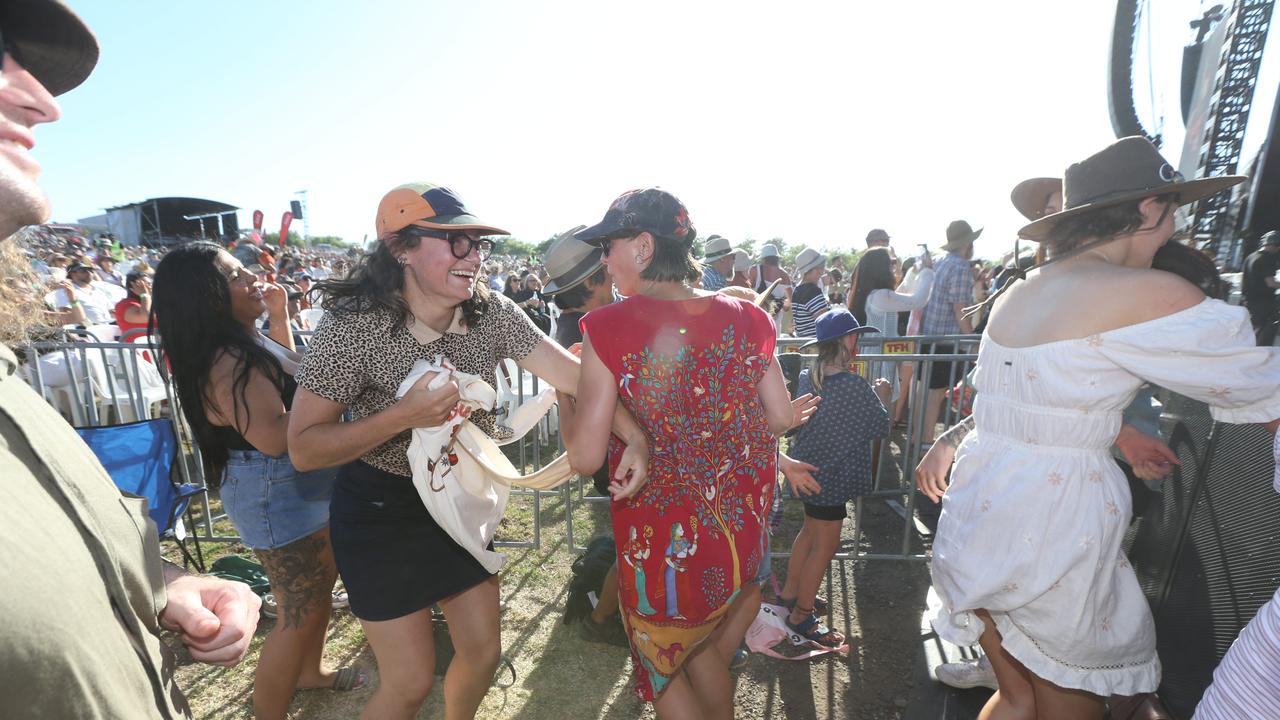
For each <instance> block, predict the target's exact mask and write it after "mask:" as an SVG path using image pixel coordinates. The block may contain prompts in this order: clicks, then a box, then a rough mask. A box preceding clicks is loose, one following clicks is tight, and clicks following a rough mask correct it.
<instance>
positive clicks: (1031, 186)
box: [1009, 177, 1062, 220]
mask: <svg viewBox="0 0 1280 720" xmlns="http://www.w3.org/2000/svg"><path fill="white" fill-rule="evenodd" d="M1060 192H1062V178H1050V177H1037V178H1031V179H1029V180H1023V181H1022V182H1020V183H1018V184H1017V185H1014V186H1013V192H1011V193H1009V199H1010V200H1012V201H1013V206H1014V207H1015V208H1017V209H1018V212H1019V213H1022V217H1024V218H1026V219H1028V220H1039V219H1040V218H1042V217H1044V209H1045V206H1047V205H1048V204H1049V198H1050V197H1052V196H1053V194H1054V193H1060Z"/></svg>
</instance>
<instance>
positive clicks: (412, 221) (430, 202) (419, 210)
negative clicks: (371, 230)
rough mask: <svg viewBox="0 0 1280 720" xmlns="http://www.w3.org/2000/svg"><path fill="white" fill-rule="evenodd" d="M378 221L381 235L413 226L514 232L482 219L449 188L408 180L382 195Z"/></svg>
mask: <svg viewBox="0 0 1280 720" xmlns="http://www.w3.org/2000/svg"><path fill="white" fill-rule="evenodd" d="M375 224H376V228H377V231H378V237H379V238H385V237H387V236H389V235H392V234H394V233H397V232H399V231H401V230H403V229H405V228H407V227H409V226H410V225H416V226H417V227H422V228H428V229H431V230H445V231H448V230H479V231H480V232H481V233H482V234H484V235H510V234H511V233H509V232H507V231H506V230H502V229H500V228H496V227H494V226H492V225H489V224H487V223H484V222H481V221H480V218H477V217H476V216H474V215H472V214H471V213H470V212H468V211H467V208H466V206H465V205H463V204H462V199H461V198H459V197H458V196H457V195H455V194H454V192H453V191H452V190H450V189H449V188H447V187H444V186H442V185H436V184H434V183H428V182H418V183H407V184H405V185H401V186H399V187H397V188H394V189H393V190H391V192H388V193H387V194H386V195H383V196H382V202H380V203H378V217H377V220H376V221H375Z"/></svg>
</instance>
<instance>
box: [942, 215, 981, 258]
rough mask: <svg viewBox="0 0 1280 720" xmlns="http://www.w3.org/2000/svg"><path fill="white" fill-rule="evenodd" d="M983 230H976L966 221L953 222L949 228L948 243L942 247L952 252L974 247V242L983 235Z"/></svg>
mask: <svg viewBox="0 0 1280 720" xmlns="http://www.w3.org/2000/svg"><path fill="white" fill-rule="evenodd" d="M982 230H983V228H978V229H977V230H974V229H973V226H971V225H970V224H969V223H968V222H967V221H965V220H953V221H952V222H951V224H950V225H948V226H947V242H946V244H945V245H943V246H942V249H943V250H945V251H947V252H951V251H952V250H959V249H960V248H962V247H964V246H965V245H972V244H973V241H974V240H977V239H978V236H979V235H981V234H982Z"/></svg>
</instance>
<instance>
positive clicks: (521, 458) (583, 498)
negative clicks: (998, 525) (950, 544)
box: [25, 331, 979, 561]
mask: <svg viewBox="0 0 1280 720" xmlns="http://www.w3.org/2000/svg"><path fill="white" fill-rule="evenodd" d="M65 332H66V334H65V335H64V336H63V337H61V338H59V339H58V340H56V341H41V342H32V343H29V344H28V345H27V347H26V355H27V357H28V358H29V359H30V358H35V357H40V358H42V361H41V362H34V363H33V362H30V361H28V362H27V363H26V365H25V369H26V374H27V377H28V380H29V382H30V384H31V386H32V387H33V388H34V389H35V390H36V391H37V392H38V393H40V394H41V395H42V396H43V397H44V398H45V399H46V400H47V401H48V402H50V404H52V405H53V406H54V407H55V408H58V409H59V410H60V411H61V412H62V413H63V414H64V416H66V417H67V419H68V421H69V422H71V423H72V424H73V425H105V424H111V423H118V422H125V421H129V420H133V419H143V418H146V417H151V416H153V414H154V413H155V412H160V413H162V414H164V413H167V415H168V417H169V418H170V420H171V421H172V422H173V423H174V430H175V433H176V434H177V436H178V438H179V440H180V444H181V447H182V452H181V453H180V454H179V459H178V468H179V472H180V473H181V477H182V480H183V482H189V483H193V484H195V485H197V486H199V487H202V488H205V491H204V492H203V493H202V494H201V495H200V496H198V497H197V499H196V502H195V504H196V505H197V506H198V507H199V508H200V510H201V512H200V513H199V516H200V518H201V520H200V526H201V527H199V528H196V529H195V534H196V535H197V537H199V539H200V540H202V541H213V542H229V541H236V540H239V538H238V537H237V536H235V535H234V534H231V535H228V534H225V533H224V534H218V533H216V532H215V528H214V523H216V522H218V521H219V520H221V519H223V518H224V517H225V513H217V514H215V513H214V507H213V504H212V503H211V502H210V492H211V490H210V488H209V483H208V482H207V479H206V478H205V477H204V473H203V469H202V465H201V462H200V456H199V449H198V448H197V447H196V445H195V443H194V441H193V439H192V433H191V431H190V428H189V427H188V426H187V423H186V421H185V418H184V416H183V415H182V413H181V409H180V407H179V405H178V401H177V398H176V397H174V395H173V394H172V389H171V387H170V385H169V383H167V382H160V383H158V387H157V383H156V378H157V377H160V378H163V375H164V371H163V368H158V367H156V366H155V363H154V361H153V359H154V358H155V357H156V356H157V355H158V353H157V352H156V351H155V350H154V349H153V348H151V346H150V345H148V344H147V343H146V342H140V343H120V342H100V341H98V339H97V338H95V337H92V336H91V335H88V334H87V333H85V332H84V331H65ZM298 334H299V336H301V337H302V338H304V339H305V338H306V337H307V336H309V335H310V334H311V333H310V332H300V333H298ZM807 340H808V338H791V337H783V338H779V339H778V351H779V355H780V357H781V358H782V359H785V360H787V363H786V365H787V370H788V371H787V372H786V373H785V374H786V375H787V376H788V382H789V383H791V384H794V383H795V381H796V379H797V377H798V375H799V372H800V369H801V367H802V366H804V365H807V363H808V362H809V360H811V359H812V358H813V357H814V356H813V355H805V354H799V353H787V352H784V351H785V349H786V348H789V347H794V346H797V345H800V344H802V343H804V342H806V341H807ZM978 341H979V338H978V336H946V337H913V338H900V339H889V340H882V339H879V338H868V339H864V340H863V341H862V342H860V343H859V351H860V354H859V357H858V360H857V362H856V363H855V369H856V370H857V371H858V372H859V373H860V374H863V375H864V376H870V377H869V379H874V377H879V376H880V375H874V376H873V374H874V373H881V374H883V373H894V374H896V373H897V372H898V370H899V368H900V367H901V366H903V365H905V364H910V365H912V366H913V367H915V372H914V373H913V375H912V378H911V381H910V383H909V384H908V385H907V386H905V387H904V388H903V389H902V390H900V392H908V393H909V398H910V402H909V403H908V404H907V405H906V406H905V412H904V417H905V419H906V428H905V430H904V431H903V432H901V433H897V432H895V433H894V434H893V435H892V437H891V438H890V440H889V441H887V442H882V443H880V444H879V453H878V456H877V461H876V464H877V468H878V470H877V478H876V490H875V492H873V493H872V494H871V495H868V496H865V497H863V498H859V499H858V500H857V501H856V504H855V508H854V512H853V514H852V517H853V523H852V531H853V536H854V537H855V538H856V537H859V533H860V531H861V527H862V518H863V510H864V507H865V506H866V504H867V503H869V502H885V503H887V504H888V505H889V506H890V507H892V508H893V509H894V510H895V511H896V512H897V513H898V514H899V515H900V516H901V517H902V530H901V542H900V544H899V546H898V551H897V552H876V553H867V552H862V553H856V554H855V553H850V552H842V553H839V554H838V555H837V558H838V559H842V560H851V559H855V558H856V559H864V560H878V559H894V560H912V561H921V560H927V559H928V554H927V553H926V552H924V551H923V550H922V549H920V547H919V542H918V539H919V538H922V537H925V536H927V535H928V534H929V532H930V530H929V525H930V523H929V522H928V520H927V517H926V519H925V521H923V522H922V520H921V518H920V517H918V515H920V514H924V515H926V516H927V512H926V513H917V507H916V492H915V481H914V479H913V471H914V468H915V465H916V463H917V462H918V460H919V458H920V456H921V455H922V454H923V452H922V444H921V440H922V432H921V428H922V426H923V422H924V412H925V402H924V400H925V399H926V398H927V396H928V390H927V378H928V377H929V374H930V372H931V371H932V368H933V365H934V363H936V362H950V363H953V364H952V366H951V368H950V370H949V382H948V387H949V388H955V387H956V386H957V385H960V384H961V381H962V380H963V379H964V378H965V377H966V376H967V374H968V372H969V370H970V369H971V368H972V364H973V362H974V360H975V359H976V353H977V346H978ZM931 343H948V344H953V345H954V347H955V349H956V352H953V353H949V354H929V353H925V352H921V351H922V349H923V348H924V347H925V346H926V345H928V344H931ZM144 353H149V357H150V358H151V359H148V356H145V355H144ZM51 359H52V360H51ZM540 383H541V381H540V380H539V379H538V378H537V377H536V376H535V377H533V379H532V384H531V385H530V384H528V383H526V380H525V376H524V374H523V373H519V374H517V377H515V378H512V379H511V386H512V389H513V390H514V391H515V392H516V393H517V396H518V397H519V399H520V400H521V401H523V400H524V399H525V398H526V397H530V396H532V395H536V394H537V393H538V392H539V390H540V389H541V387H540ZM950 392H951V391H950V390H949V391H948V393H949V395H950ZM161 393H162V394H163V397H162V399H163V404H161V403H160V402H158V398H159V397H160V394H161ZM961 399H962V400H963V397H961ZM962 409H963V408H961V407H959V406H958V405H957V404H956V403H953V402H951V399H950V397H948V399H947V400H945V401H944V403H943V412H942V413H941V414H940V416H939V419H938V423H939V427H940V428H945V427H949V426H950V425H951V424H953V423H955V422H956V421H958V420H960V419H961V418H962V417H963V416H962V414H961V410H962ZM890 411H891V412H892V409H890ZM544 438H545V440H546V442H544ZM506 447H507V452H508V454H509V457H510V459H511V461H512V462H513V463H514V464H516V466H517V467H520V468H524V469H526V470H536V469H538V468H541V467H543V466H544V465H545V464H547V463H548V462H550V461H551V460H552V459H554V458H555V457H557V456H558V455H559V454H560V453H561V452H563V444H562V443H561V441H560V435H559V433H558V432H547V433H545V434H542V433H539V432H538V431H537V430H535V431H532V432H530V433H529V434H528V435H526V436H525V437H524V438H522V439H520V440H519V441H517V442H515V443H512V444H511V445H508V446H506ZM895 448H896V449H897V451H898V452H897V453H896V454H895V453H894V452H893V450H894V449H895ZM589 489H590V483H589V482H588V481H587V479H586V478H578V479H576V480H575V481H571V482H570V483H567V484H565V485H564V486H562V487H561V488H557V489H555V490H532V489H527V488H513V489H512V492H511V495H512V497H513V498H528V499H529V501H530V502H531V503H532V514H533V523H532V534H531V536H530V537H528V538H526V539H506V540H503V541H500V542H496V543H495V545H498V546H501V547H510V548H533V549H541V547H542V530H543V517H542V516H543V510H544V502H543V501H544V499H546V497H554V496H555V495H559V499H560V501H561V502H562V503H563V506H564V518H565V535H566V538H565V540H566V546H567V547H568V548H570V549H574V550H580V549H581V547H582V546H580V545H578V543H577V542H576V541H575V531H574V527H573V521H574V508H575V507H579V508H582V507H590V506H591V505H596V504H602V503H603V504H607V503H608V502H609V498H607V497H601V496H598V495H594V494H589V492H588V490H589ZM212 492H214V493H216V490H212ZM913 540H916V541H917V542H916V543H915V545H916V546H915V547H914V548H913ZM775 555H777V556H781V557H785V556H786V555H787V553H786V552H782V551H780V552H776V553H775Z"/></svg>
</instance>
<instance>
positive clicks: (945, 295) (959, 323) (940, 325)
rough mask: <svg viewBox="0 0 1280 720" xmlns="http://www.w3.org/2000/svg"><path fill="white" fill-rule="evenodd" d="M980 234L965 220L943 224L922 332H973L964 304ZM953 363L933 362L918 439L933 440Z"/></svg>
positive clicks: (937, 346) (946, 349)
mask: <svg viewBox="0 0 1280 720" xmlns="http://www.w3.org/2000/svg"><path fill="white" fill-rule="evenodd" d="M981 234H982V228H978V229H977V230H974V229H973V228H972V227H971V226H970V225H969V223H968V222H965V221H964V220H956V221H954V222H952V223H951V224H950V225H948V226H947V242H946V244H945V245H943V246H942V249H943V250H944V251H946V253H947V255H946V256H945V257H944V258H943V259H941V260H939V261H938V263H937V265H936V266H935V267H934V284H933V295H932V296H931V297H930V298H929V302H928V303H927V304H926V305H925V306H924V312H923V313H922V314H921V320H920V333H921V334H922V335H926V336H939V335H968V334H970V333H972V332H973V324H972V322H971V321H970V318H967V317H965V308H967V307H969V306H970V305H972V304H973V300H974V297H973V285H974V282H973V270H972V269H971V268H970V266H969V259H970V258H972V257H973V242H974V241H975V240H977V239H978V236H979V235H981ZM926 351H927V352H929V353H933V354H941V355H947V354H950V353H954V352H955V351H956V345H955V344H954V343H947V342H935V343H930V344H929V345H928V348H927V350H926ZM954 366H955V363H951V362H944V361H938V362H934V363H933V367H932V370H931V372H930V374H929V378H928V380H929V394H928V399H927V401H926V405H925V409H924V427H923V428H922V429H921V441H922V442H923V443H924V444H926V445H928V444H929V443H932V442H933V433H934V426H935V425H936V424H937V422H938V415H939V414H940V413H941V412H942V399H943V396H944V395H946V392H947V390H949V389H950V387H951V385H952V384H953V383H954V382H956V380H957V379H958V378H954V377H952V375H953V374H954V373H953V368H954Z"/></svg>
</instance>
